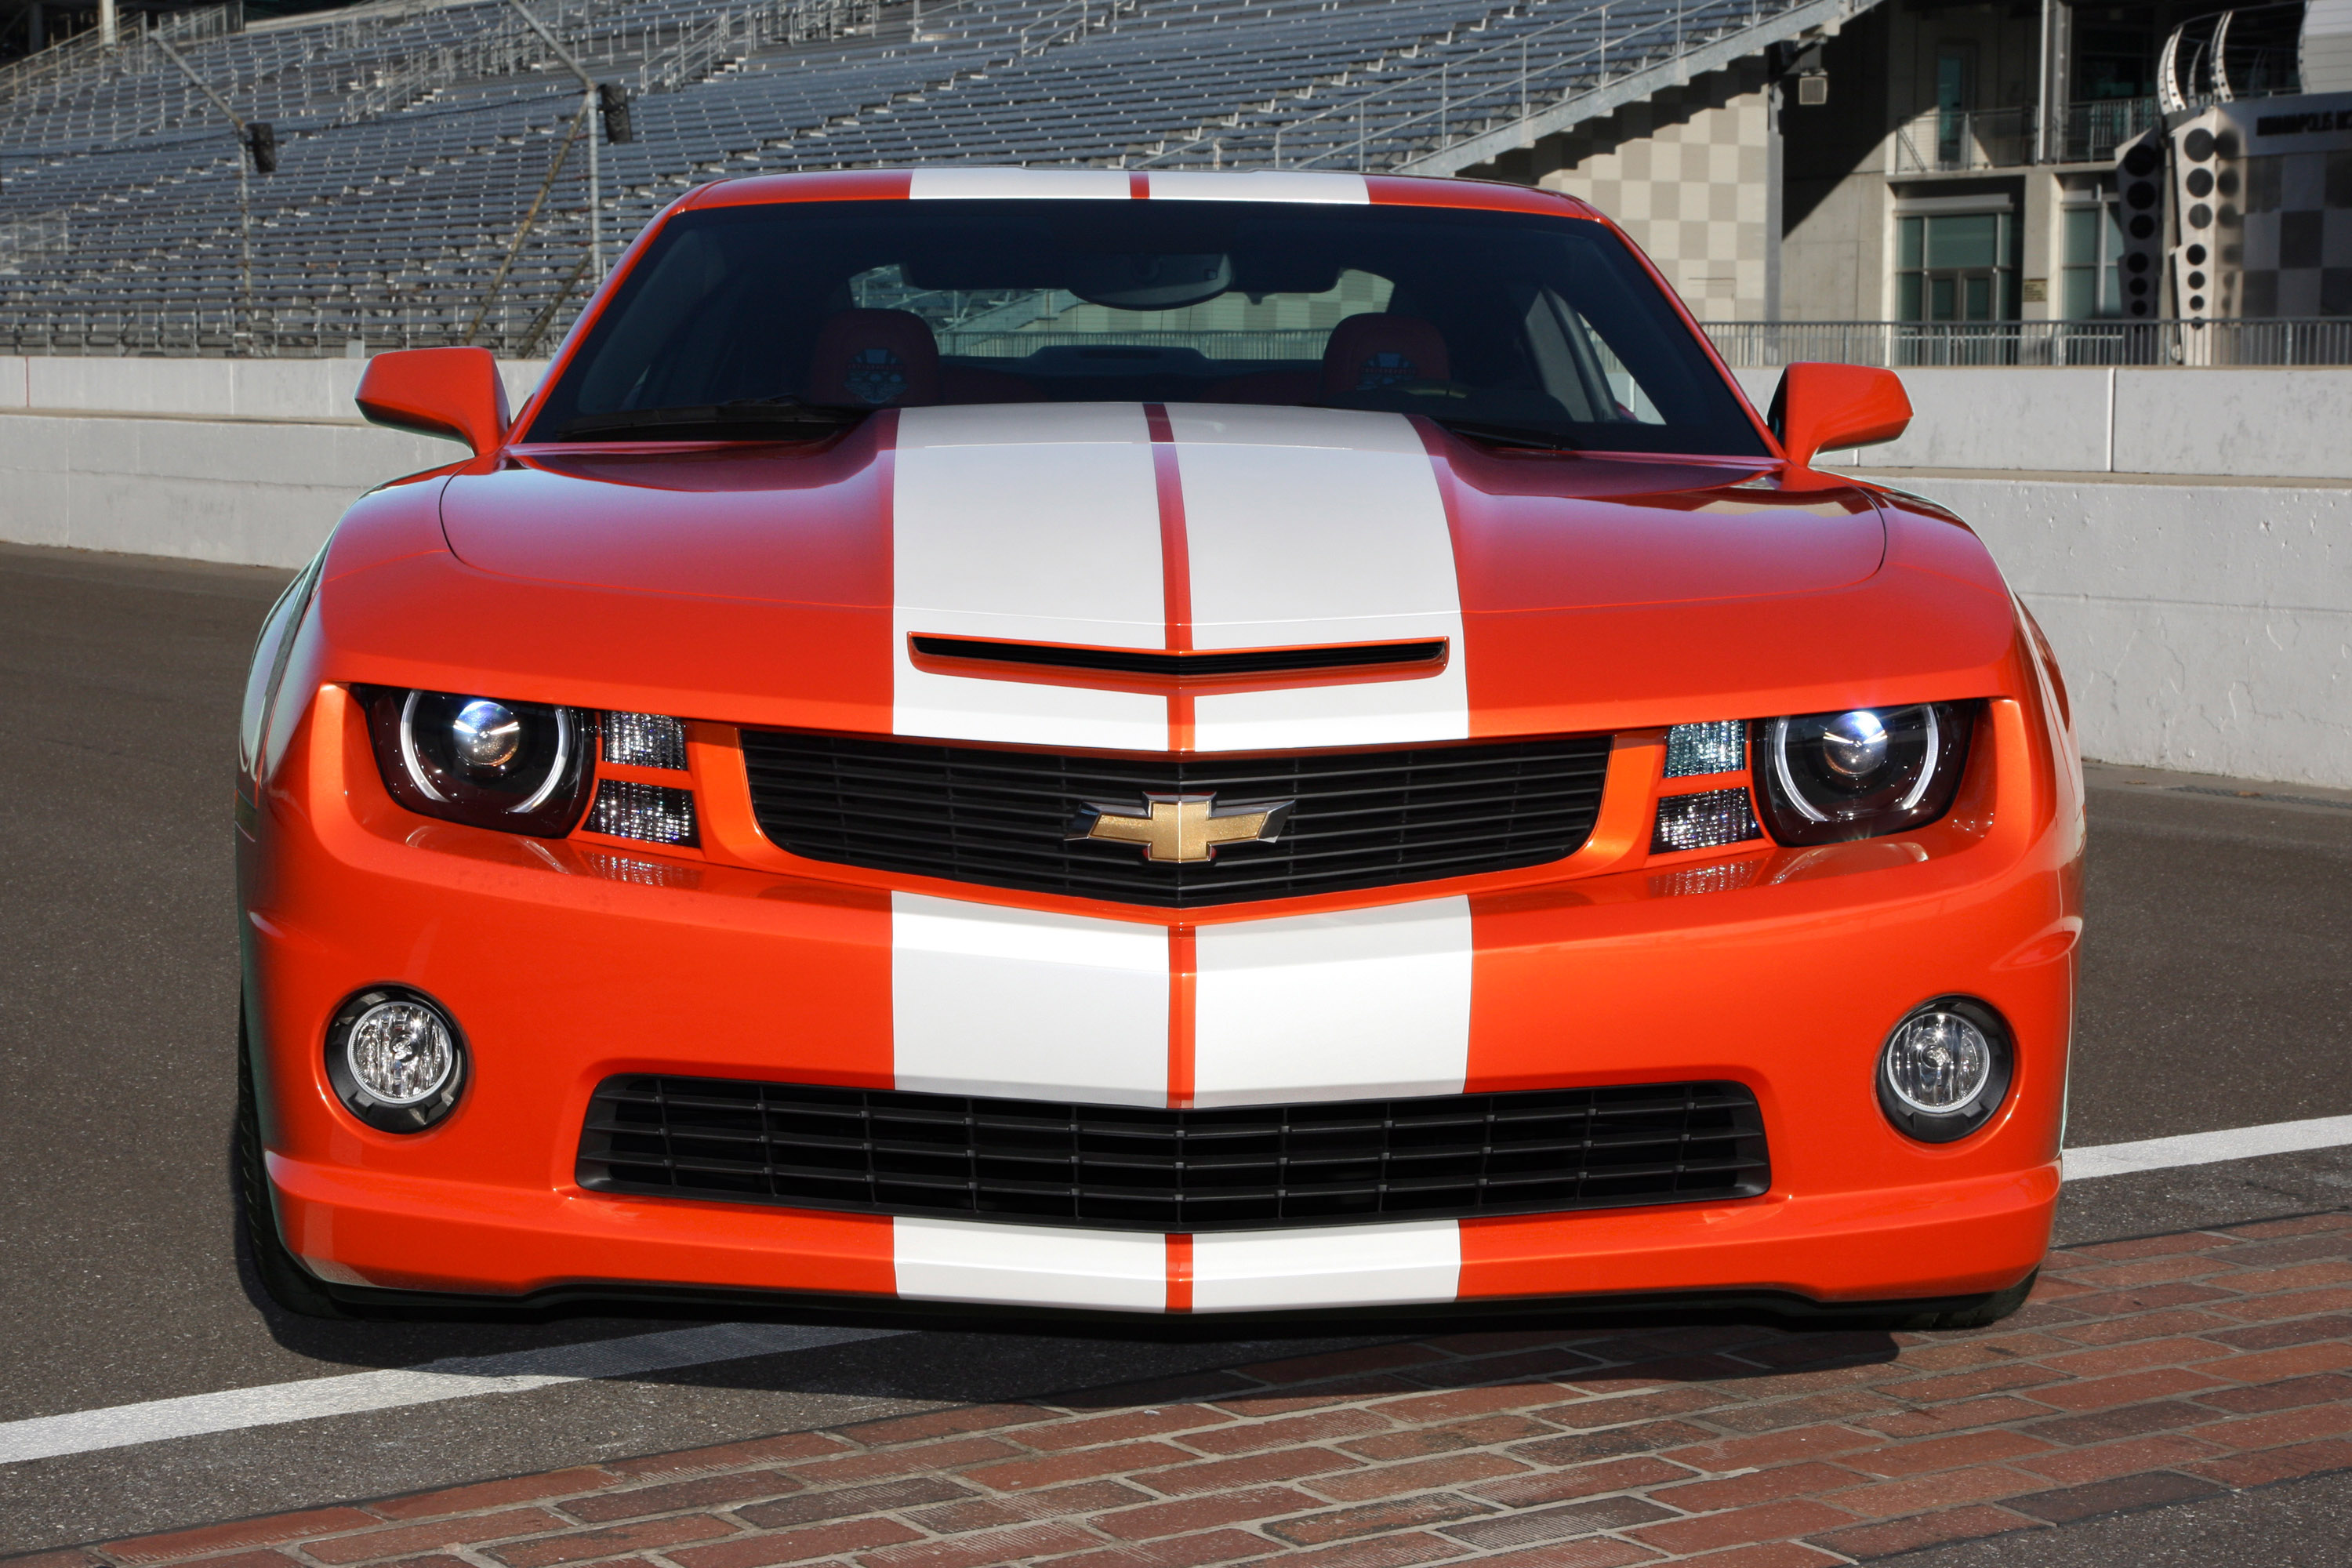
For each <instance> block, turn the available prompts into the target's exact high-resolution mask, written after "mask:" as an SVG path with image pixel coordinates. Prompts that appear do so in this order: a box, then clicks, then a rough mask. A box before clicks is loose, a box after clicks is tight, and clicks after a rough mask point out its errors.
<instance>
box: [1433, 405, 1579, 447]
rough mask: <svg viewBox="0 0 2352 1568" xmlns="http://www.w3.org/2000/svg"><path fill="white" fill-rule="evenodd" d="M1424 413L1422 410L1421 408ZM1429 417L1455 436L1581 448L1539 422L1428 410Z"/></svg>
mask: <svg viewBox="0 0 2352 1568" xmlns="http://www.w3.org/2000/svg"><path fill="white" fill-rule="evenodd" d="M1420 412H1423V413H1424V414H1427V411H1426V410H1422V411H1420ZM1428 417H1429V418H1431V419H1433V420H1434V421H1436V422H1437V423H1438V424H1440V425H1443V426H1445V427H1446V428H1447V429H1448V430H1451V431H1453V432H1454V434H1455V435H1457V436H1467V437H1470V438H1471V439H1472V440H1474V441H1491V442H1493V443H1495V444H1496V446H1498V447H1533V448H1535V449H1536V450H1538V451H1544V452H1581V451H1582V450H1584V447H1583V444H1582V443H1581V442H1578V441H1571V440H1570V439H1569V438H1568V437H1565V436H1563V435H1561V434H1560V433H1559V431H1557V430H1549V429H1546V428H1545V427H1544V426H1540V425H1511V424H1507V423H1503V422H1500V421H1497V420H1493V419H1472V418H1465V417H1463V416H1458V415H1453V414H1428Z"/></svg>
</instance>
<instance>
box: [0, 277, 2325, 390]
mask: <svg viewBox="0 0 2352 1568" xmlns="http://www.w3.org/2000/svg"><path fill="white" fill-rule="evenodd" d="M548 305H549V299H548V297H547V294H546V291H545V290H541V291H539V292H537V293H535V294H533V295H531V296H529V297H523V298H515V299H509V300H501V301H499V303H498V304H496V305H494V306H493V307H492V308H491V309H490V310H489V312H488V315H487V317H486V318H485V319H484V321H483V323H482V326H481V328H480V330H479V331H477V332H476V333H475V334H474V337H473V341H474V342H477V343H479V344H482V345H484V346H486V347H488V348H492V349H495V350H497V351H498V352H499V353H505V354H517V353H522V352H523V350H524V348H525V347H526V346H527V345H528V346H530V347H533V348H538V349H544V348H546V347H549V346H551V345H552V344H553V343H555V342H557V341H559V340H560V339H561V338H562V335H563V332H564V331H565V330H566V329H567V328H568V327H569V326H570V324H571V321H572V317H573V316H574V315H575V314H576V313H577V312H578V310H579V305H580V296H579V295H578V294H577V293H571V294H568V295H565V296H562V297H561V298H560V303H559V304H558V305H557V308H556V309H554V310H549V309H548ZM474 310H475V302H474V301H473V300H468V299H452V300H443V301H436V302H433V303H430V304H407V305H399V304H383V305H373V304H367V303H363V302H360V301H354V300H317V301H305V302H300V303H295V304H279V305H270V304H266V303H265V304H261V305H257V307H256V308H255V309H254V310H252V311H251V312H250V313H249V314H248V313H247V312H246V311H245V310H241V309H240V308H238V306H237V305H236V302H235V301H234V300H227V299H217V300H207V301H205V303H203V304H201V305H188V306H171V307H106V308H100V307H87V306H78V305H70V304H67V305H56V306H47V307H44V308H42V309H40V310H27V309H26V308H25V307H24V306H23V305H22V304H17V305H12V306H0V353H18V354H57V355H72V354H103V355H127V354H162V355H168V356H174V357H184V356H215V357H216V356H230V357H236V356H247V355H251V356H274V357H279V358H287V359H307V358H320V357H326V358H333V357H336V356H338V355H342V354H346V353H352V352H354V351H353V350H352V345H353V344H359V345H362V352H365V353H382V352H383V351H384V350H386V349H406V348H439V347H443V346H446V345H448V344H452V343H458V342H465V341H466V332H467V324H468V322H469V321H470V320H471V318H472V316H473V312H474ZM1705 327H1706V334H1707V336H1708V337H1709V338H1710V339H1712V340H1713V341H1714V342H1715V346H1716V348H1717V351H1718V352H1720V353H1722V355H1723V357H1724V360H1725V363H1728V364H1729V365H1731V366H1732V367H1733V368H1734V369H1737V370H1760V369H1776V368H1778V367H1780V366H1781V365H1786V364H1793V363H1800V362H1804V361H1827V362H1830V363H1843V364H1874V365H1887V366H1891V367H1894V368H1896V369H1902V368H1906V367H1909V366H1945V365H1951V366H1971V365H1978V366H2008V367H2032V366H2053V365H2054V366H2105V365H2149V366H2165V365H2171V366H2187V367H2218V366H2232V365H2238V366H2284V365H2314V366H2322V365H2345V366H2352V318H2343V317H2329V318H2323V319H2318V320H2297V321H1710V322H1706V323H1705ZM1326 335H1327V334H1326V333H1325V332H1323V331H1317V330H1286V329H1276V330H1271V331H1222V332H1158V333H1140V334H1139V333H1121V334H1118V336H1117V338H1116V341H1117V342H1120V343H1132V344H1135V345H1137V346H1147V347H1148V346H1154V345H1157V346H1164V347H1169V348H1197V349H1200V350H1202V352H1203V353H1209V354H1211V355H1213V357H1216V358H1221V359H1226V360H1234V361H1248V360H1262V361H1281V360H1307V359H1313V358H1315V357H1316V356H1318V355H1319V354H1320V353H1322V352H1323V340H1324V338H1325V337H1326ZM1107 341H1110V340H1109V339H1108V338H1107V336H1106V334H1102V333H1095V332H1053V331H971V332H959V331H954V330H953V329H950V330H949V331H943V332H941V333H940V349H941V351H942V352H944V353H950V354H960V355H979V356H987V357H1017V356H1020V355H1023V354H1026V353H1031V352H1033V351H1034V350H1037V349H1052V348H1063V347H1091V346H1096V345H1099V344H1101V343H1103V342H1107Z"/></svg>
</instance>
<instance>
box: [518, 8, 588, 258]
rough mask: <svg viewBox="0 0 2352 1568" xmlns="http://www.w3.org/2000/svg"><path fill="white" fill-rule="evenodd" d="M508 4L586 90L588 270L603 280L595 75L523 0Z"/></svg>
mask: <svg viewBox="0 0 2352 1568" xmlns="http://www.w3.org/2000/svg"><path fill="white" fill-rule="evenodd" d="M507 5H509V7H510V8H511V9H512V10H513V11H514V14H515V15H516V16H520V17H521V18H522V19H523V25H524V26H527V27H529V28H530V30H531V31H532V32H534V33H537V34H538V35H539V37H540V41H541V43H543V44H545V45H546V46H547V47H548V48H549V49H551V51H553V53H554V55H555V58H557V59H558V60H559V61H561V62H562V66H563V68H564V69H565V70H568V71H570V72H571V73H572V75H573V76H575V77H577V78H579V79H580V88H581V90H582V91H583V92H584V93H586V94H587V101H586V102H585V103H584V104H583V106H582V108H581V113H582V114H583V116H586V117H589V118H590V121H591V123H590V124H589V126H588V274H589V276H590V277H591V278H593V279H594V280H595V281H597V282H599V283H602V282H603V281H604V190H603V188H602V186H601V184H600V182H599V180H598V178H597V168H596V142H597V140H598V137H597V132H596V127H595V125H594V123H593V116H594V114H595V112H596V79H595V78H594V77H592V76H590V75H589V74H588V71H587V68H585V67H583V65H581V63H580V62H579V60H578V59H576V58H573V56H572V51H571V50H570V49H567V48H565V47H563V44H562V40H560V39H559V38H557V37H556V36H555V35H554V34H553V33H551V32H550V31H548V29H547V26H546V24H545V23H543V22H541V20H540V19H539V18H538V17H537V16H533V15H531V13H530V7H529V6H527V5H524V4H523V3H522V0H507Z"/></svg>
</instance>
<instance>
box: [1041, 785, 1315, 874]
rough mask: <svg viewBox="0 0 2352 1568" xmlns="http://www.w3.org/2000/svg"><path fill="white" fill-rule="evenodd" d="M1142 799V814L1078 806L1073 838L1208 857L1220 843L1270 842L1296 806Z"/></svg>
mask: <svg viewBox="0 0 2352 1568" xmlns="http://www.w3.org/2000/svg"><path fill="white" fill-rule="evenodd" d="M1143 798H1144V801H1145V803H1146V804H1145V809H1144V812H1143V814H1142V815H1141V816H1135V815H1132V814H1130V813H1128V812H1124V811H1121V810H1120V809H1119V808H1118V807H1117V806H1114V805H1094V804H1092V803H1088V804H1087V805H1084V806H1082V807H1080V808H1079V811H1078V816H1077V820H1076V821H1075V822H1073V823H1072V824H1071V825H1070V837H1072V838H1099V839H1103V840H1105V841H1107V842H1108V843H1112V844H1140V845H1142V846H1143V858H1145V859H1147V860H1176V861H1201V860H1207V859H1210V858H1213V857H1214V856H1215V855H1216V853H1217V846H1218V845H1220V844H1265V843H1271V842H1272V841H1273V840H1274V838H1275V837H1276V835H1278V834H1279V833H1281V831H1282V828H1283V825H1284V824H1285V823H1286V822H1287V821H1288V820H1289V819H1290V808H1291V806H1292V805H1296V804H1297V803H1296V802H1294V801H1287V800H1276V801H1256V802H1253V803H1251V804H1250V805H1224V806H1221V805H1217V804H1216V799H1217V797H1216V796H1215V795H1145V796H1144V797H1143Z"/></svg>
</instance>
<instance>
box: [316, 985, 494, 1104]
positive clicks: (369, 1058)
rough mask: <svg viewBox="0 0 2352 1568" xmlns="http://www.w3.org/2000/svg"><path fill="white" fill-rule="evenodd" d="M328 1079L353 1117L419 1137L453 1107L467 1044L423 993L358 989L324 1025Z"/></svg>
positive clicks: (453, 1022) (462, 1078)
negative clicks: (325, 1030) (421, 1132)
mask: <svg viewBox="0 0 2352 1568" xmlns="http://www.w3.org/2000/svg"><path fill="white" fill-rule="evenodd" d="M327 1078H328V1080H329V1081H330V1082H331V1083H332V1084H333V1085H334V1089H335V1093H336V1095H337V1096H338V1097H339V1098H340V1099H341V1100H342V1102H343V1104H344V1106H345V1107H346V1108H348V1109H349V1110H351V1112H352V1115H354V1116H356V1117H358V1118H359V1119H360V1120H361V1121H364V1122H366V1123H367V1124H368V1125H369V1126H371V1127H376V1128H381V1129H382V1130H383V1131H386V1132H418V1131H424V1130H425V1128H427V1127H430V1126H432V1125H433V1124H434V1123H435V1122H436V1121H440V1120H441V1119H442V1118H443V1117H445V1116H446V1115H448V1114H449V1112H450V1111H451V1110H455V1109H456V1108H457V1096H458V1095H459V1093H460V1092H462V1090H463V1089H464V1088H465V1079H466V1046H465V1041H464V1039H463V1038H462V1037H460V1035H459V1034H458V1032H457V1022H456V1020H454V1019H453V1018H451V1017H450V1016H449V1014H448V1012H447V1010H446V1009H445V1008H443V1007H442V1006H440V1005H438V1004H436V1003H435V1002H434V1001H433V1000H432V999H431V998H429V997H427V996H425V994H423V993H421V992H416V991H410V990H407V989H406V988H404V987H401V986H376V987H373V988H372V989H369V990H366V991H362V992H361V993H360V994H358V995H356V996H353V997H352V998H351V999H350V1000H349V1001H347V1002H345V1003H344V1004H343V1005H342V1006H341V1007H340V1008H338V1009H336V1012H335V1016H334V1018H333V1020H332V1021H331V1023H330V1024H329V1025H328V1026H327Z"/></svg>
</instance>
